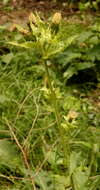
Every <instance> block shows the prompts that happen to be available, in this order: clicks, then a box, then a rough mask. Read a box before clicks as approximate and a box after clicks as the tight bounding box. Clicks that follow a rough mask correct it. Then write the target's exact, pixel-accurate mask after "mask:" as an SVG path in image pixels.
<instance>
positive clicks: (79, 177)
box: [0, 13, 100, 190]
mask: <svg viewBox="0 0 100 190" xmlns="http://www.w3.org/2000/svg"><path fill="white" fill-rule="evenodd" d="M72 29H73V30H72ZM0 32H1V33H0V41H1V48H0V54H1V57H0V84H1V85H0V126H1V127H0V187H1V189H2V190H3V189H7V190H9V189H12V190H15V189H19V190H20V189H23V190H31V189H37V190H38V189H40V190H49V189H50V190H64V189H67V190H99V189H100V129H99V127H100V118H99V117H100V113H99V109H100V102H99V101H100V92H99V80H100V76H99V74H100V73H99V67H100V66H99V60H100V56H99V55H100V54H99V51H100V50H99V46H100V24H99V21H98V20H95V21H94V22H93V23H92V25H90V26H89V27H87V25H86V26H83V25H82V24H79V23H78V24H77V23H76V24H73V23H72V24H68V23H65V22H64V21H63V20H62V19H61V15H60V13H56V14H55V15H54V16H53V17H51V18H49V19H48V20H46V21H45V20H42V19H41V17H40V16H39V15H38V14H35V15H34V14H31V15H30V16H29V24H28V26H27V27H26V28H23V27H22V26H19V25H16V24H15V25H14V26H13V27H12V32H11V33H8V34H7V31H6V29H5V27H1V28H0ZM80 72H83V73H82V75H83V78H81V79H80V78H79V74H80ZM87 73H91V76H89V75H87ZM77 76H78V82H77V80H76V78H77ZM72 77H73V79H74V81H73V80H72ZM91 78H92V79H91ZM71 80H72V81H71ZM80 80H81V81H80ZM79 81H80V85H79ZM96 93H97V94H96ZM92 94H94V97H93V95H92Z"/></svg>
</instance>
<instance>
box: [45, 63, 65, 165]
mask: <svg viewBox="0 0 100 190" xmlns="http://www.w3.org/2000/svg"><path fill="white" fill-rule="evenodd" d="M44 65H45V71H46V75H47V79H48V85H49V88H50V91H51V100H52V104H53V106H54V113H55V118H56V123H57V127H58V131H59V136H60V143H61V147H62V150H63V156H64V161H63V163H64V166H65V167H67V166H68V152H67V146H66V142H65V138H64V136H65V132H64V130H63V128H62V127H61V118H60V115H59V108H58V104H57V98H56V94H55V92H54V89H53V86H52V83H51V78H50V74H49V70H48V65H47V62H46V61H44Z"/></svg>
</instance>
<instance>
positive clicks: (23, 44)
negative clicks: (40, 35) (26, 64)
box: [8, 41, 34, 49]
mask: <svg viewBox="0 0 100 190" xmlns="http://www.w3.org/2000/svg"><path fill="white" fill-rule="evenodd" d="M8 44H11V45H14V46H18V47H22V48H26V49H29V48H33V47H34V43H33V42H31V41H29V42H24V43H17V42H8Z"/></svg>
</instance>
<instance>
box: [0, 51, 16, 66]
mask: <svg viewBox="0 0 100 190" xmlns="http://www.w3.org/2000/svg"><path fill="white" fill-rule="evenodd" d="M13 57H14V55H13V53H8V54H6V55H3V56H2V57H1V59H2V61H3V62H4V63H7V64H9V63H10V62H11V60H12V59H13Z"/></svg>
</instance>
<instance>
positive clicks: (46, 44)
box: [9, 12, 76, 160]
mask: <svg viewBox="0 0 100 190" xmlns="http://www.w3.org/2000/svg"><path fill="white" fill-rule="evenodd" d="M61 21H62V16H61V13H59V12H57V13H55V14H54V15H53V16H52V17H51V18H50V19H49V21H47V20H46V21H44V20H42V19H41V18H40V16H39V15H38V14H37V13H36V14H33V13H31V14H30V15H29V30H26V29H24V28H22V27H20V26H19V25H15V27H16V28H17V29H18V30H19V31H20V32H21V33H24V35H30V36H31V39H32V40H31V41H26V42H24V43H17V42H9V44H11V45H15V46H19V47H22V48H27V49H28V48H29V49H31V51H34V52H37V55H38V56H39V58H40V61H39V62H40V63H41V64H43V66H44V67H45V72H46V75H47V82H48V86H49V88H50V93H51V100H52V105H53V106H54V113H55V118H56V123H57V127H58V131H59V136H60V137H61V139H60V143H61V144H62V149H63V153H64V158H65V160H66V158H67V150H66V144H65V143H64V138H63V137H64V131H63V129H62V127H61V121H60V115H59V108H58V104H57V98H56V94H55V91H54V89H53V86H52V82H51V77H50V74H49V69H48V60H51V59H52V58H53V57H55V56H57V55H59V54H60V53H61V52H63V51H64V50H65V48H67V47H68V46H70V45H71V43H72V42H73V41H74V40H75V39H76V36H75V35H74V36H71V37H70V38H67V39H66V40H65V41H63V40H62V38H61ZM64 144H65V145H64ZM64 147H65V148H64Z"/></svg>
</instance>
